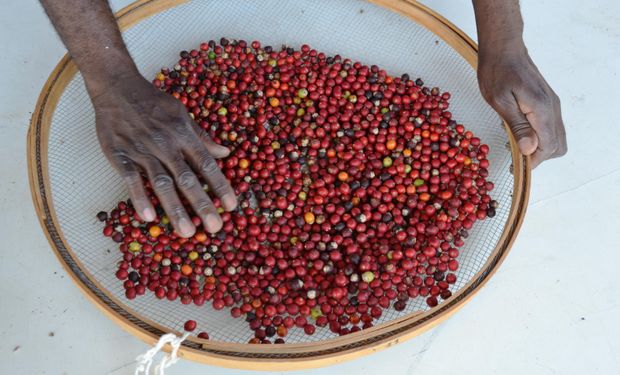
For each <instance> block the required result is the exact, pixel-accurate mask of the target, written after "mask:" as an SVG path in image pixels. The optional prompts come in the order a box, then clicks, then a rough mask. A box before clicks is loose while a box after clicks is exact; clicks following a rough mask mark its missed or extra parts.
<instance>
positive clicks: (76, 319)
mask: <svg viewBox="0 0 620 375" xmlns="http://www.w3.org/2000/svg"><path fill="white" fill-rule="evenodd" d="M424 2H425V3H427V4H428V5H429V6H431V7H433V8H435V9H437V10H438V11H439V12H440V13H442V14H444V15H445V16H446V17H447V18H448V19H450V20H452V21H453V22H454V23H455V24H457V25H458V26H459V27H461V28H462V29H463V30H465V31H466V32H467V33H468V34H469V35H475V26H474V17H473V12H472V9H471V4H470V3H469V2H464V1H463V2H454V1H449V0H426V1H424ZM112 3H113V5H114V7H115V8H116V9H118V8H119V7H121V6H124V5H126V4H127V3H128V1H126V0H124V1H123V0H117V1H113V2H112ZM522 7H523V13H524V18H525V20H526V40H527V44H528V47H529V50H530V53H531V55H532V57H533V59H534V61H535V62H536V63H537V64H538V66H539V67H540V69H541V71H542V72H543V73H544V75H545V77H546V78H547V80H548V81H549V82H550V84H551V86H552V87H553V88H554V89H555V90H556V92H557V93H558V94H559V96H560V97H561V98H562V104H563V112H564V119H565V121H566V127H567V133H568V141H569V154H568V155H567V156H566V157H564V158H563V159H561V160H556V161H551V162H547V163H545V164H544V165H543V166H541V167H540V168H538V169H537V170H536V171H535V172H534V175H533V185H532V194H531V200H530V202H531V203H530V206H529V210H528V214H527V217H526V220H525V223H524V225H523V227H522V229H521V233H520V235H519V238H518V240H517V241H516V243H515V245H514V248H513V250H512V253H511V254H510V256H509V257H508V259H507V260H506V262H505V263H504V264H503V265H502V267H501V269H500V271H499V272H498V273H497V274H496V276H495V277H494V278H493V280H492V281H491V282H490V283H489V284H488V285H487V286H486V287H485V288H484V289H483V290H482V291H481V292H480V293H479V294H478V295H477V296H476V297H475V298H474V299H473V301H472V302H471V303H469V304H468V305H467V306H466V307H465V308H463V309H462V310H461V311H460V312H459V313H458V314H456V315H455V316H454V317H453V318H451V319H450V320H448V321H447V322H445V323H443V324H442V325H441V326H439V327H438V328H436V329H434V330H431V331H429V332H427V333H426V334H424V335H422V336H419V337H417V338H415V339H413V340H411V341H408V342H405V343H403V344H400V345H397V346H396V347H393V348H390V349H389V350H385V351H382V352H380V353H377V354H374V355H372V356H369V357H365V358H362V359H359V360H356V361H353V362H347V363H344V364H339V365H336V366H332V367H328V368H324V369H320V370H315V371H312V373H313V374H332V373H334V374H335V373H352V374H376V373H379V372H382V373H391V374H430V373H435V374H455V373H460V374H474V373H475V374H479V375H485V374H503V375H511V374H565V375H568V374H605V375H610V374H620V355H619V354H620V320H619V319H618V316H620V286H619V285H618V282H617V280H618V275H619V274H620V273H619V271H618V266H620V246H619V245H618V234H617V233H618V224H619V223H620V194H619V193H620V147H618V140H619V139H620V126H618V124H617V120H616V119H615V114H614V112H613V111H612V110H611V109H612V108H610V107H615V105H617V104H618V103H619V102H620V94H618V87H620V78H619V77H618V71H617V69H618V66H620V2H618V1H615V0H601V1H597V2H592V3H589V4H588V6H584V5H583V3H582V2H579V1H577V0H569V1H560V0H540V1H523V4H522ZM2 8H3V10H2V12H0V25H1V26H0V30H1V35H2V38H0V87H1V88H2V100H1V101H0V134H2V135H1V136H0V155H1V159H0V160H2V163H0V191H1V192H2V194H0V212H2V214H1V215H0V238H1V239H2V245H1V248H2V250H1V251H0V265H2V267H1V268H2V270H1V273H0V275H1V276H0V278H1V279H0V280H1V282H0V296H2V297H3V299H2V302H0V322H1V323H0V374H116V375H118V374H130V373H133V359H134V358H135V356H136V355H137V354H139V353H142V352H144V351H145V350H146V349H147V346H146V345H145V344H143V343H142V342H141V341H139V340H137V339H135V338H134V337H132V336H131V335H129V334H127V333H126V332H124V331H123V330H121V329H120V328H119V327H118V326H116V325H115V324H114V323H112V322H111V321H110V320H108V319H107V318H106V317H105V316H104V315H103V314H101V313H100V312H99V311H98V310H97V309H96V308H95V307H94V306H93V305H91V304H90V303H89V302H88V301H87V300H86V299H85V298H84V297H83V296H82V294H81V292H80V291H79V290H78V289H77V288H76V286H75V285H73V283H72V282H71V281H70V280H69V278H68V276H67V275H65V272H64V271H63V270H62V268H61V266H60V264H59V263H58V261H57V260H56V258H55V257H54V255H53V254H52V252H51V250H50V248H49V245H48V243H47V241H46V240H45V237H44V235H43V233H42V231H41V229H40V227H39V224H38V221H37V219H36V216H35V213H34V209H33V207H32V203H31V199H30V192H29V188H28V180H27V169H26V157H25V154H26V131H27V128H28V122H29V118H30V114H31V111H32V110H33V108H34V104H35V101H36V98H37V96H38V94H39V91H40V89H41V87H42V85H43V83H44V82H45V80H46V78H47V76H48V74H49V72H50V71H51V70H52V68H53V67H54V65H55V64H56V62H57V61H58V60H59V59H60V58H61V57H62V55H63V54H64V53H65V51H64V48H63V46H62V44H61V43H60V41H59V40H58V39H57V37H56V35H55V34H54V32H53V30H52V27H51V26H50V24H49V23H48V21H47V19H46V17H45V15H44V13H43V11H42V9H41V7H40V6H39V4H38V2H36V1H34V0H27V1H18V0H5V1H3V2H2ZM7 297H8V298H7ZM168 373H170V374H199V373H210V374H229V375H232V374H241V373H242V372H241V371H235V370H226V369H220V368H216V367H210V366H206V365H200V364H196V363H191V362H187V361H181V362H179V363H178V364H177V365H175V366H174V367H173V368H171V369H170V371H169V372H168ZM306 373H308V374H309V373H311V371H304V372H300V374H306Z"/></svg>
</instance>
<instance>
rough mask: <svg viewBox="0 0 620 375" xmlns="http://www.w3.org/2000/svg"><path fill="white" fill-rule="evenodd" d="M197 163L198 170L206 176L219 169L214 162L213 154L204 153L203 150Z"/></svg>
mask: <svg viewBox="0 0 620 375" xmlns="http://www.w3.org/2000/svg"><path fill="white" fill-rule="evenodd" d="M198 165H199V168H200V171H201V172H202V173H204V174H205V175H207V176H210V175H214V174H216V173H217V172H218V171H219V169H218V167H217V163H216V162H215V159H213V156H211V155H210V154H209V153H206V152H204V153H203V154H202V155H201V156H200V160H199V164H198Z"/></svg>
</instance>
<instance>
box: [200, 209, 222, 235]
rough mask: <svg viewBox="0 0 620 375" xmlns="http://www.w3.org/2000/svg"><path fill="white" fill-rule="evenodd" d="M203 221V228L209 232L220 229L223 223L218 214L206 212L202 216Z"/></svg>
mask: <svg viewBox="0 0 620 375" xmlns="http://www.w3.org/2000/svg"><path fill="white" fill-rule="evenodd" d="M203 221H204V224H205V229H207V231H208V232H209V233H216V232H219V231H220V229H222V225H223V223H222V219H221V218H220V216H219V215H216V214H208V215H206V216H205V217H204V220H203Z"/></svg>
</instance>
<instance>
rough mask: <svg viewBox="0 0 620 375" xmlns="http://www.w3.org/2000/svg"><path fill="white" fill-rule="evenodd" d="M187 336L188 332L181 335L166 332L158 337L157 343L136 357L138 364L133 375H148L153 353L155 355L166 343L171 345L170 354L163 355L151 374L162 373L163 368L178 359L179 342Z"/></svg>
mask: <svg viewBox="0 0 620 375" xmlns="http://www.w3.org/2000/svg"><path fill="white" fill-rule="evenodd" d="M188 336H189V332H185V333H184V334H183V336H181V337H178V336H177V335H175V334H174V333H167V334H165V335H163V336H162V337H160V338H159V341H157V344H155V346H154V347H152V348H151V349H149V350H148V351H147V352H146V353H144V354H141V355H139V356H138V357H137V358H136V361H138V364H137V365H136V370H135V371H134V375H140V374H144V375H149V374H150V371H151V365H152V364H153V359H154V358H155V355H157V353H159V352H160V351H161V350H162V348H163V347H164V346H165V345H166V344H170V346H171V347H172V350H171V351H170V354H166V355H164V357H163V358H162V359H161V361H160V362H159V364H158V365H157V366H155V369H154V371H153V374H157V375H164V369H166V368H168V367H170V366H172V365H174V364H175V363H177V361H178V360H179V357H177V352H178V351H179V347H180V346H181V343H182V342H183V341H185V339H186V338H187V337H188Z"/></svg>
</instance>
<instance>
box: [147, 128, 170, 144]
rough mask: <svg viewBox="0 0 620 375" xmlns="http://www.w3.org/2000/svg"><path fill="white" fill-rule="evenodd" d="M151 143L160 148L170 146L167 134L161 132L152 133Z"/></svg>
mask: <svg viewBox="0 0 620 375" xmlns="http://www.w3.org/2000/svg"><path fill="white" fill-rule="evenodd" d="M151 141H153V143H155V144H156V145H157V146H159V147H165V146H167V144H168V137H167V135H166V133H165V132H163V131H161V130H154V131H153V132H152V133H151Z"/></svg>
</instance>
